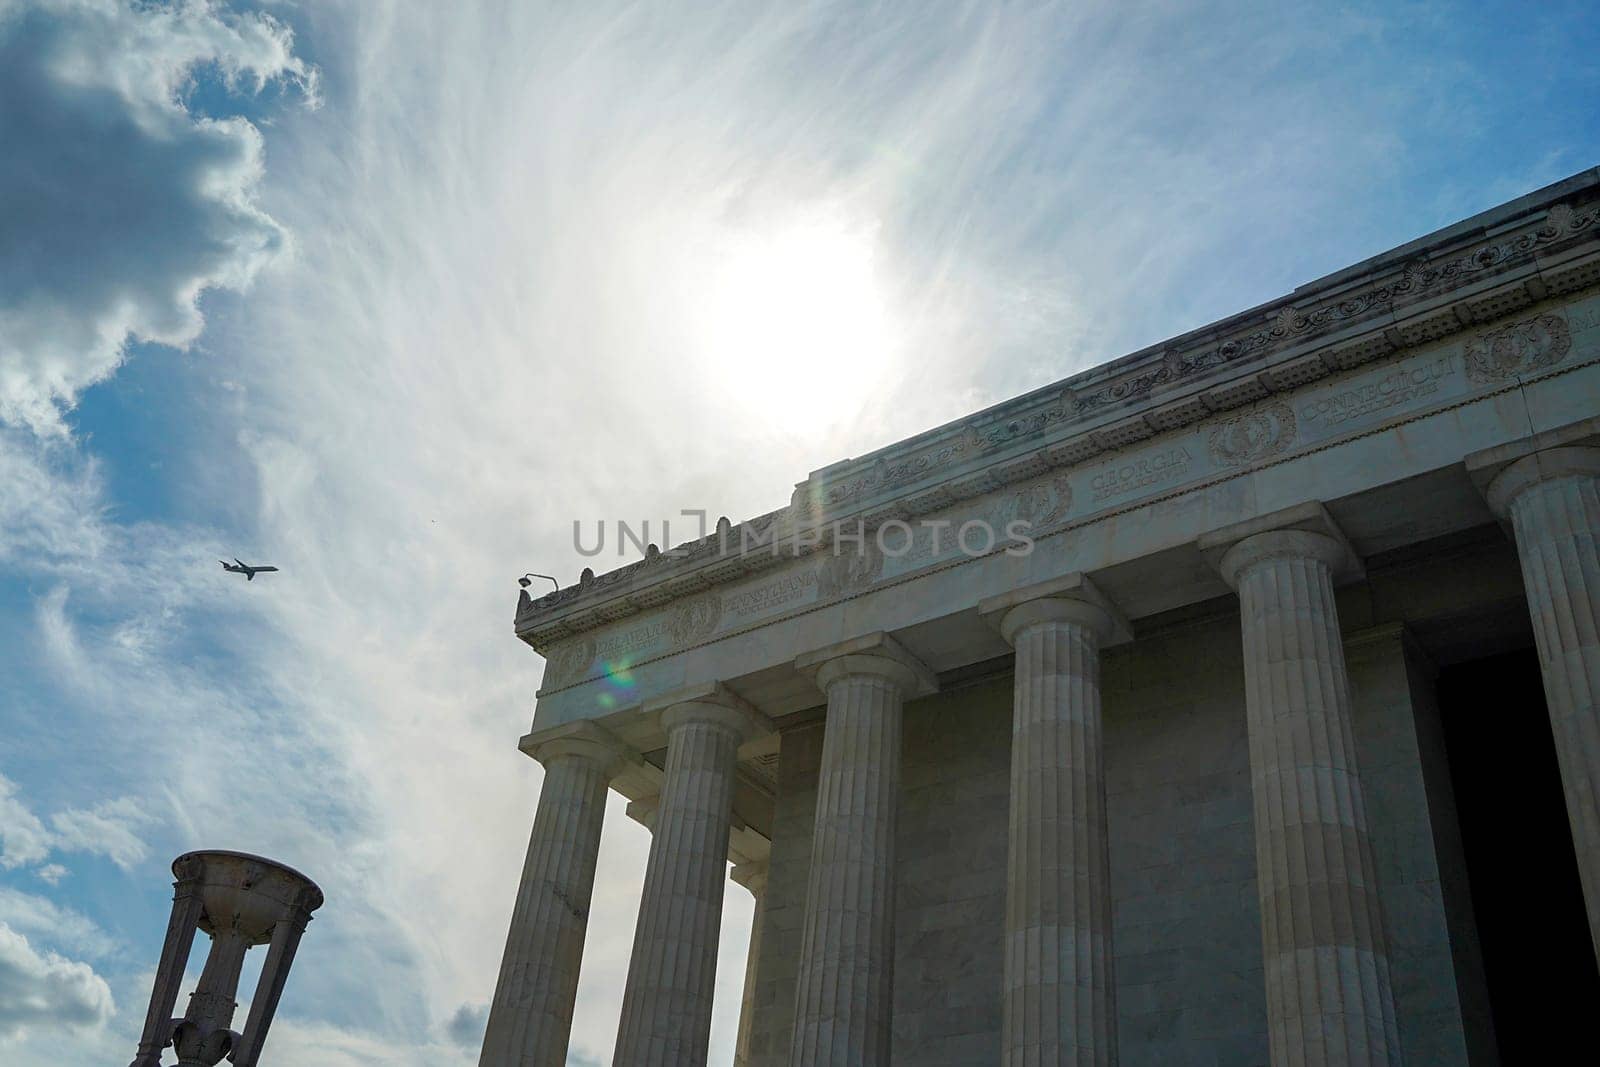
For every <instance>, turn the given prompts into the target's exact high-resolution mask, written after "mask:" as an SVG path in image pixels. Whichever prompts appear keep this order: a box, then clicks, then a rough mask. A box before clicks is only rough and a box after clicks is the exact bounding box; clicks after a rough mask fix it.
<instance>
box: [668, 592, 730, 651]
mask: <svg viewBox="0 0 1600 1067" xmlns="http://www.w3.org/2000/svg"><path fill="white" fill-rule="evenodd" d="M721 621H722V597H721V595H719V594H717V593H703V594H701V595H700V596H694V597H690V598H689V599H687V600H680V601H678V602H677V603H675V604H673V605H672V610H671V612H670V613H669V614H668V615H667V624H666V629H667V636H668V637H669V638H671V640H672V643H673V644H674V645H678V646H682V645H687V644H690V643H691V642H693V641H696V640H698V639H700V638H702V637H705V636H706V635H707V634H709V633H711V631H712V630H715V629H716V628H717V623H719V622H721Z"/></svg>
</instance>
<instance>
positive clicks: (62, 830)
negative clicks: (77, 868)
mask: <svg viewBox="0 0 1600 1067" xmlns="http://www.w3.org/2000/svg"><path fill="white" fill-rule="evenodd" d="M151 821H152V819H151V817H150V815H149V813H148V812H146V811H145V810H144V809H143V807H141V806H140V805H139V804H138V803H137V802H136V801H134V800H133V799H132V798H131V797H119V798H117V799H114V800H104V801H101V802H99V803H98V804H96V805H94V806H93V807H92V808H64V809H62V810H61V811H58V812H56V813H55V814H53V815H51V816H50V825H49V827H48V828H46V826H45V823H44V821H43V820H42V819H40V818H39V816H37V815H35V814H34V812H33V810H32V809H31V808H29V806H28V805H27V804H26V803H24V802H23V800H22V799H21V797H20V796H19V795H18V790H17V785H16V783H15V782H13V781H11V780H10V779H9V778H7V777H5V776H4V775H3V774H0V868H16V867H24V866H32V865H34V864H39V863H42V862H43V861H44V860H45V859H46V858H48V857H49V856H50V855H51V853H53V852H55V851H58V850H59V851H63V852H83V853H88V854H90V855H99V856H105V857H106V858H107V859H109V860H111V861H112V862H113V863H115V864H116V865H117V866H119V867H122V868H129V867H132V866H133V865H134V864H136V863H138V862H139V861H140V860H142V859H144V857H145V855H146V854H147V853H148V852H149V846H147V845H146V844H145V842H144V839H143V838H142V837H140V835H139V832H138V831H139V829H140V828H142V827H146V826H148V825H149V824H150V823H151ZM65 873H66V869H65V868H64V867H61V866H59V865H58V864H50V865H49V866H46V867H41V868H40V869H39V871H38V874H39V876H40V877H41V878H44V879H45V880H46V881H49V882H50V883H51V884H52V885H53V884H55V882H58V881H60V879H61V876H62V875H63V874H65Z"/></svg>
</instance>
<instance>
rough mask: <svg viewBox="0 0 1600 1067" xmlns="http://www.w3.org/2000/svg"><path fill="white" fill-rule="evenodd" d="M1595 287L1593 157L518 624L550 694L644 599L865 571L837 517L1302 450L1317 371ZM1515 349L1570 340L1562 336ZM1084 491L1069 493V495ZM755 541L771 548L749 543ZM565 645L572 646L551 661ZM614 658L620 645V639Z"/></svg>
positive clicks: (655, 559)
mask: <svg viewBox="0 0 1600 1067" xmlns="http://www.w3.org/2000/svg"><path fill="white" fill-rule="evenodd" d="M1597 282H1600V170H1591V171H1586V172H1584V173H1582V174H1579V175H1577V176H1574V177H1573V178H1569V179H1567V180H1566V181H1564V182H1560V183H1557V184H1556V185H1553V186H1550V187H1549V188H1547V189H1544V190H1541V191H1540V192H1538V193H1534V194H1531V195H1530V196H1527V197H1523V198H1521V199H1520V200H1517V201H1513V202H1512V203H1510V204H1507V205H1503V206H1502V207H1500V208H1497V209H1494V210H1492V211H1490V212H1486V213H1484V214H1482V215H1479V216H1477V217H1475V218H1473V219H1469V220H1466V221H1465V222H1463V223H1458V224H1457V225H1455V226H1452V227H1449V228H1447V229H1445V230H1441V231H1439V232H1437V233H1435V234H1432V235H1429V236H1428V237H1425V238H1422V239H1419V240H1417V241H1413V242H1411V243H1410V244H1407V245H1404V246H1402V247H1400V248H1397V249H1394V250H1392V251H1390V252H1387V253H1384V254H1383V255H1380V256H1377V257H1374V258H1372V259H1370V260H1367V261H1365V262H1364V263H1362V264H1357V265H1356V266H1354V267H1351V268H1347V269H1345V270H1343V271H1340V272H1338V273H1336V274H1334V275H1330V276H1329V277H1327V278H1324V279H1321V280H1319V281H1317V282H1313V283H1310V284H1309V285H1306V286H1302V287H1301V288H1300V289H1298V290H1296V291H1295V292H1294V293H1293V294H1291V295H1290V296H1288V297H1285V298H1282V299H1280V300H1277V301H1273V302H1270V303H1268V304H1264V305H1261V306H1260V307H1258V308H1255V309H1252V310H1250V311H1247V312H1243V313H1241V314H1239V315H1235V316H1231V317H1230V318H1228V319H1225V320H1222V321H1221V322H1218V323H1214V324H1212V325H1210V326H1206V327H1203V328H1201V329H1199V330H1195V331H1192V332H1190V333H1188V334H1184V335H1182V336H1180V337H1177V338H1173V339H1171V340H1169V341H1166V342H1163V343H1162V344H1159V345H1154V346H1151V347H1150V348H1147V349H1144V350H1142V351H1140V352H1136V353H1133V354H1131V355H1129V356H1125V357H1122V358H1121V359H1117V360H1114V361H1112V362H1110V363H1107V364H1104V365H1102V366H1100V367H1096V368H1094V369H1091V370H1089V371H1086V372H1084V373H1082V374H1079V375H1075V376H1073V377H1072V378H1069V379H1067V380H1066V381H1064V382H1062V383H1058V384H1056V385H1052V386H1048V387H1046V388H1043V389H1039V390H1035V391H1034V392H1032V393H1029V394H1026V395H1024V396H1022V397H1018V398H1016V399H1014V400H1011V401H1007V402H1005V403H1003V404H1000V405H997V406H995V407H993V408H990V409H987V410H985V411H982V412H979V413H977V414H975V415H973V416H971V417H969V418H966V419H963V420H960V421H958V422H955V423H951V424H948V425H946V426H943V427H940V428H937V429H935V430H931V431H929V432H927V433H924V434H920V435H917V436H916V437H913V438H910V439H908V440H906V441H902V442H900V443H898V444H895V445H891V446H889V447H888V448H885V449H881V450H879V451H877V452H875V453H872V454H869V455H868V456H865V457H862V458H860V459H853V460H846V461H843V462H841V463H837V464H834V465H832V466H830V467H826V468H823V469H822V470H819V471H816V472H814V473H813V474H812V475H811V476H810V477H809V478H807V480H806V481H805V482H802V483H801V484H800V485H799V486H797V487H796V489H795V492H794V494H793V496H792V498H791V501H790V504H789V506H788V507H785V508H781V509H778V510H776V511H773V512H769V513H767V514H766V515H763V516H759V517H757V518H755V519H751V520H748V521H746V522H744V523H740V524H738V525H734V524H732V523H729V522H728V521H727V520H726V519H724V520H721V521H720V522H719V524H718V528H717V531H716V533H715V534H714V535H712V536H709V537H707V538H705V539H702V540H698V541H694V542H690V543H688V544H686V545H682V546H679V547H677V548H674V549H670V550H668V551H660V550H659V549H656V548H655V547H654V546H652V548H651V550H650V551H649V552H648V553H647V555H646V558H645V559H643V560H641V561H639V562H637V563H634V564H631V565H629V566H626V567H622V568H619V569H617V570H615V571H612V572H610V573H608V574H604V575H600V576H594V575H592V574H591V573H590V572H588V571H586V572H585V574H584V578H583V580H581V581H580V582H579V584H577V585H575V586H572V587H569V588H568V589H564V590H560V591H558V592H555V593H551V594H549V595H547V596H545V597H542V598H539V599H537V600H532V599H528V598H526V597H525V598H524V599H523V600H522V601H521V602H520V603H519V608H518V613H517V622H516V629H517V633H518V635H519V636H520V637H521V638H522V639H523V640H524V641H526V642H527V643H528V644H530V645H531V646H533V647H534V648H535V649H537V650H539V651H540V652H543V653H546V654H547V655H549V656H550V657H551V660H552V662H551V673H552V674H553V675H554V677H547V679H546V688H547V689H548V688H550V687H551V686H552V684H554V685H557V686H559V685H561V684H563V682H562V681H561V680H562V679H563V678H566V677H567V675H568V674H570V673H571V672H570V671H568V670H564V669H562V667H563V665H567V666H570V663H569V662H568V661H570V660H572V659H574V658H575V657H576V656H578V655H579V654H580V653H581V651H582V648H583V647H584V646H583V645H582V644H581V643H580V644H578V645H574V643H573V639H575V638H581V637H582V636H583V635H588V634H595V633H596V632H597V631H601V630H603V629H605V628H608V627H612V626H613V625H614V624H616V623H618V622H620V621H622V620H626V619H630V618H633V617H635V616H639V615H642V614H649V613H652V612H654V613H656V615H657V625H658V626H659V628H660V631H661V632H662V633H663V634H665V635H667V636H669V637H670V638H672V639H673V640H675V641H678V642H683V641H686V640H691V639H694V638H698V637H706V636H709V635H710V634H711V633H712V632H714V630H715V628H716V620H711V621H708V617H709V614H710V612H711V600H712V599H717V598H720V597H723V596H727V595H733V596H739V595H740V593H741V591H742V590H743V587H744V586H747V585H749V584H750V583H751V582H753V581H755V580H756V579H757V578H762V579H764V580H765V582H767V583H776V584H778V585H780V586H782V585H783V583H786V582H787V583H788V585H789V586H793V585H794V583H795V582H800V583H802V584H809V585H814V586H816V587H817V588H818V589H820V590H821V591H822V592H823V593H824V594H826V593H827V592H828V591H829V590H832V591H834V592H836V593H837V592H848V591H850V589H851V588H853V587H854V585H856V584H858V583H859V582H861V581H862V580H864V579H865V580H868V581H870V580H872V579H874V578H875V577H876V575H875V574H874V575H868V574H866V573H865V572H868V571H873V570H874V569H875V568H876V567H877V564H875V563H873V562H872V561H870V560H866V561H862V562H860V563H858V564H856V565H853V566H852V565H848V564H844V563H841V562H839V561H840V560H841V558H842V557H839V556H836V555H834V554H833V553H831V552H829V551H828V549H829V547H830V543H831V540H832V535H833V532H834V531H835V530H837V529H838V528H839V527H840V526H844V527H846V528H850V527H852V526H854V527H856V528H860V529H864V530H867V531H872V530H875V529H878V528H880V527H881V526H883V524H885V523H889V522H895V521H898V522H907V521H910V520H916V519H922V518H926V517H937V516H940V515H943V514H946V513H949V512H951V510H952V509H953V508H956V507H957V506H961V507H962V508H963V511H964V513H966V512H972V511H974V510H981V509H983V508H985V507H988V506H989V498H991V497H994V496H995V495H996V494H1000V495H1004V496H1006V497H1007V498H1008V499H1010V498H1011V497H1012V496H1013V494H1014V495H1015V497H1016V498H1017V499H1023V500H1025V502H1026V503H1025V504H1024V505H1019V508H1021V509H1022V510H1031V512H1032V513H1033V514H1034V516H1035V518H1039V519H1042V520H1043V525H1044V526H1046V527H1048V526H1049V525H1050V524H1051V523H1053V522H1055V523H1058V524H1065V523H1070V522H1071V521H1072V520H1073V519H1075V518H1082V516H1081V514H1079V515H1075V514H1073V513H1072V504H1073V501H1072V498H1071V493H1072V485H1073V483H1074V482H1079V483H1081V481H1082V479H1083V477H1084V476H1085V474H1086V473H1087V476H1088V477H1089V479H1090V480H1091V481H1094V480H1095V479H1096V478H1098V477H1103V475H1097V474H1096V473H1095V472H1096V471H1097V470H1100V469H1101V468H1105V467H1108V466H1109V468H1110V469H1112V470H1113V471H1117V472H1120V471H1121V470H1122V469H1123V468H1124V467H1126V466H1127V465H1128V462H1129V461H1130V460H1131V461H1132V462H1133V469H1132V473H1131V475H1130V479H1129V480H1131V481H1133V482H1136V483H1139V484H1137V485H1132V486H1129V487H1127V489H1128V492H1125V493H1124V492H1117V491H1115V490H1117V489H1118V488H1119V487H1120V485H1121V482H1122V481H1123V480H1124V479H1122V478H1121V475H1120V473H1117V474H1115V475H1112V476H1111V477H1112V484H1111V486H1110V487H1109V490H1110V491H1105V490H1106V489H1107V487H1106V486H1104V485H1102V486H1098V487H1095V488H1094V490H1093V494H1094V495H1093V499H1095V500H1097V501H1103V500H1106V499H1111V498H1121V497H1123V496H1128V497H1130V499H1131V496H1132V492H1131V491H1132V490H1133V489H1137V488H1139V486H1140V485H1147V484H1152V483H1160V484H1161V485H1162V486H1166V485H1167V484H1169V483H1170V482H1172V481H1174V480H1176V478H1177V476H1176V474H1173V473H1169V474H1165V475H1163V474H1158V473H1157V471H1158V469H1159V470H1167V469H1169V468H1175V467H1178V466H1182V467H1184V468H1186V469H1187V468H1188V467H1190V466H1191V465H1193V461H1194V460H1195V458H1196V455H1197V453H1196V452H1195V451H1193V450H1192V446H1191V445H1190V444H1189V443H1187V442H1189V441H1198V442H1200V445H1201V447H1203V448H1204V450H1205V453H1206V455H1207V456H1208V457H1209V460H1210V465H1211V473H1213V474H1219V473H1221V472H1223V471H1226V470H1228V469H1238V468H1241V467H1248V466H1252V465H1256V464H1259V463H1262V462H1265V461H1269V460H1272V459H1273V458H1274V457H1276V456H1279V455H1281V454H1284V453H1289V452H1293V451H1298V450H1303V446H1304V445H1306V444H1308V443H1310V442H1313V441H1316V440H1317V439H1318V438H1319V437H1321V438H1327V437H1329V436H1330V435H1329V434H1328V433H1326V432H1323V433H1321V434H1319V433H1318V432H1317V430H1319V429H1320V430H1324V431H1326V430H1327V429H1329V428H1330V427H1332V426H1334V425H1338V424H1349V423H1350V422H1351V420H1352V419H1355V418H1356V415H1355V414H1354V413H1351V412H1350V411H1348V410H1345V409H1348V408H1350V407H1351V406H1356V407H1359V403H1356V404H1353V405H1352V403H1351V402H1350V401H1348V400H1345V399H1341V398H1343V397H1348V396H1349V395H1350V393H1349V391H1348V390H1346V391H1345V392H1343V393H1339V392H1337V391H1335V392H1334V393H1333V394H1332V395H1331V396H1330V397H1329V398H1327V399H1325V401H1323V403H1324V405H1329V404H1331V405H1334V406H1333V407H1327V406H1323V407H1317V406H1315V402H1313V405H1312V406H1310V407H1305V406H1304V405H1301V404H1300V401H1298V400H1295V399H1292V398H1296V397H1298V396H1299V395H1300V394H1301V393H1304V392H1306V391H1307V390H1310V391H1311V392H1312V393H1315V392H1316V389H1315V388H1314V387H1317V386H1318V385H1319V383H1321V384H1322V385H1324V386H1326V385H1328V384H1329V383H1336V384H1337V383H1344V384H1346V385H1347V384H1348V383H1350V382H1352V381H1358V380H1362V379H1364V378H1365V377H1366V376H1368V373H1369V372H1368V368H1370V367H1371V365H1374V364H1377V365H1378V366H1379V367H1381V368H1382V370H1381V371H1378V372H1376V373H1377V374H1378V375H1379V376H1380V377H1384V376H1387V375H1388V374H1389V373H1390V372H1391V371H1392V372H1393V373H1395V374H1419V373H1420V374H1421V375H1422V376H1423V378H1424V379H1426V378H1428V377H1429V376H1430V374H1431V375H1432V376H1433V377H1442V376H1445V375H1447V374H1448V373H1451V372H1449V371H1446V370H1445V369H1444V368H1443V366H1442V365H1440V366H1437V367H1435V368H1434V370H1433V371H1430V370H1429V369H1428V365H1427V363H1426V360H1424V361H1423V363H1422V365H1421V367H1420V369H1419V367H1418V360H1417V357H1418V355H1419V354H1425V353H1427V352H1438V351H1443V350H1442V349H1441V344H1442V343H1443V342H1446V341H1450V340H1451V339H1456V343H1455V344H1454V345H1452V346H1447V347H1449V348H1450V349H1451V354H1447V355H1445V356H1443V357H1442V358H1445V359H1446V360H1451V359H1458V358H1461V356H1460V353H1461V352H1462V351H1464V350H1465V346H1470V345H1472V344H1474V343H1476V344H1478V345H1480V346H1482V345H1484V344H1489V345H1493V344H1495V343H1509V342H1496V341H1495V340H1494V339H1493V338H1489V334H1488V333H1485V332H1482V331H1480V332H1479V333H1478V334H1477V335H1476V336H1477V340H1476V341H1474V339H1473V337H1472V336H1464V335H1470V334H1471V333H1472V331H1473V328H1474V327H1479V326H1483V325H1485V324H1488V323H1491V322H1495V321H1500V320H1505V319H1508V318H1512V319H1514V318H1516V317H1517V316H1518V315H1519V313H1523V312H1527V311H1528V310H1529V309H1531V308H1534V307H1536V306H1539V305H1541V304H1543V305H1553V304H1559V303H1560V300H1559V298H1561V297H1564V296H1568V295H1570V294H1574V293H1578V292H1580V291H1582V290H1584V289H1586V288H1589V287H1592V286H1594V285H1595V284H1596V283H1597ZM1540 321H1542V320H1540V319H1539V317H1537V316H1534V317H1532V318H1530V319H1528V322H1527V323H1525V324H1524V325H1523V326H1522V327H1521V329H1522V331H1523V333H1527V332H1528V331H1530V330H1531V331H1533V332H1534V333H1536V334H1537V333H1538V331H1539V330H1540V329H1546V330H1554V329H1558V328H1566V320H1565V319H1563V318H1562V317H1561V316H1560V315H1556V316H1555V317H1554V318H1553V319H1551V322H1552V323H1557V324H1558V325H1547V326H1545V327H1540V326H1539V325H1538V323H1539V322H1540ZM1507 328H1508V329H1510V327H1507ZM1519 336H1520V335H1519ZM1485 338H1489V339H1488V340H1485ZM1528 343H1529V344H1532V345H1533V346H1534V347H1536V348H1537V347H1542V348H1543V349H1545V350H1553V349H1554V348H1558V347H1561V346H1562V345H1566V346H1568V347H1570V344H1571V330H1570V328H1566V333H1565V335H1564V337H1558V336H1556V335H1554V334H1548V335H1546V334H1540V335H1539V336H1538V337H1534V338H1532V339H1530V340H1529V341H1528ZM1485 351H1487V350H1485ZM1556 358H1558V359H1559V358H1562V357H1556ZM1480 362H1481V361H1480ZM1463 377H1465V375H1464V376H1463ZM1480 377H1482V375H1480ZM1480 384H1484V383H1480ZM1487 384H1493V383H1487ZM1500 384H1504V382H1503V381H1502V382H1501V383H1500ZM1424 385H1425V382H1423V381H1420V380H1419V381H1418V382H1417V383H1416V384H1415V386H1414V388H1412V389H1410V391H1411V392H1419V391H1422V392H1431V390H1425V389H1424ZM1377 387H1378V388H1384V387H1383V386H1382V384H1381V383H1380V384H1379V385H1378V386H1377ZM1392 393H1393V389H1392V387H1391V388H1390V394H1391V396H1392ZM1297 405H1299V410H1298V411H1297ZM1341 405H1342V407H1341ZM1319 420H1320V422H1321V424H1322V425H1321V426H1318V425H1316V424H1317V423H1318V422H1319ZM1369 421H1370V420H1369ZM1197 428H1198V431H1197ZM1331 436H1338V435H1337V434H1334V435H1331ZM1169 442H1170V444H1167V443H1169ZM1141 457H1142V458H1141ZM1179 459H1182V460H1183V462H1182V463H1179V462H1178V460H1179ZM1141 463H1143V464H1145V465H1146V466H1144V467H1141V466H1140V464H1141ZM1200 466H1205V464H1204V463H1201V464H1200ZM1069 475H1071V478H1070V479H1069V477H1068V476H1069ZM1183 480H1185V481H1187V480H1189V479H1183ZM1084 495H1085V494H1083V493H1082V491H1081V489H1080V495H1079V501H1078V503H1080V504H1081V503H1082V497H1083V496H1084ZM1079 510H1080V511H1081V508H1080V509H1079ZM752 543H754V544H757V545H766V544H776V545H779V546H781V549H782V550H781V551H754V552H751V551H746V550H745V547H746V546H748V545H749V544H752ZM819 558H820V559H822V562H820V563H818V562H816V560H817V559H819ZM891 570H892V568H891ZM773 595H776V594H773ZM790 599H793V598H792V597H791V598H790ZM663 608H667V609H669V610H667V611H666V612H664V613H663V612H661V611H660V610H659V609H663ZM594 639H596V640H599V641H604V640H605V639H604V638H603V637H597V638H594ZM563 649H576V651H573V652H572V653H571V654H568V655H566V656H565V657H563V652H562V650H563ZM619 651H620V652H621V653H622V655H623V656H624V657H626V656H627V654H628V651H629V650H628V649H626V648H624V649H621V650H619ZM602 654H603V653H600V652H597V655H602Z"/></svg>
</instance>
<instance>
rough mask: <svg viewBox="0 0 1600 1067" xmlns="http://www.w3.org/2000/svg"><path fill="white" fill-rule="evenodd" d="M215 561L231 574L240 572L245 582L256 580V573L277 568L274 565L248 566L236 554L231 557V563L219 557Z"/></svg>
mask: <svg viewBox="0 0 1600 1067" xmlns="http://www.w3.org/2000/svg"><path fill="white" fill-rule="evenodd" d="M217 562H218V563H220V564H222V569H223V570H225V571H228V572H229V573H231V574H242V575H244V580H245V581H247V582H253V581H255V580H256V575H258V574H262V573H265V572H266V571H275V570H277V569H278V568H276V567H252V566H250V564H248V563H246V562H245V561H244V560H242V559H240V558H239V557H238V556H235V557H234V558H233V563H229V562H228V561H227V560H221V559H219V560H217ZM234 563H237V564H238V566H237V567H235V566H234V565H233V564H234Z"/></svg>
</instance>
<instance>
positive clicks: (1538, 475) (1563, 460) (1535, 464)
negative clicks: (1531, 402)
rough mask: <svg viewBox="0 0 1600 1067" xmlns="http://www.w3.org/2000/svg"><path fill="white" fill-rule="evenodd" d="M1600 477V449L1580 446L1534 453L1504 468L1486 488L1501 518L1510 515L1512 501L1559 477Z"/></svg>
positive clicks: (1491, 509) (1493, 508)
mask: <svg viewBox="0 0 1600 1067" xmlns="http://www.w3.org/2000/svg"><path fill="white" fill-rule="evenodd" d="M1597 477H1600V448H1595V447H1593V446H1576V447H1563V448H1547V449H1544V450H1543V451H1540V452H1530V453H1528V454H1527V455H1525V456H1523V457H1521V458H1520V459H1516V460H1513V461H1512V462H1511V463H1509V464H1507V465H1506V466H1504V467H1502V468H1501V469H1500V470H1499V471H1498V472H1497V473H1496V474H1495V475H1494V476H1493V478H1491V479H1490V481H1489V484H1488V486H1487V488H1485V490H1484V494H1483V495H1484V499H1485V500H1487V501H1488V503H1489V510H1490V511H1492V512H1494V514H1495V517H1496V518H1499V519H1505V518H1509V517H1510V515H1511V504H1512V502H1513V501H1515V500H1516V499H1517V497H1519V496H1521V495H1522V494H1523V493H1525V492H1527V491H1528V490H1529V489H1532V488H1533V487H1534V486H1536V485H1542V484H1543V483H1545V482H1553V481H1555V480H1557V479H1559V478H1597Z"/></svg>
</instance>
